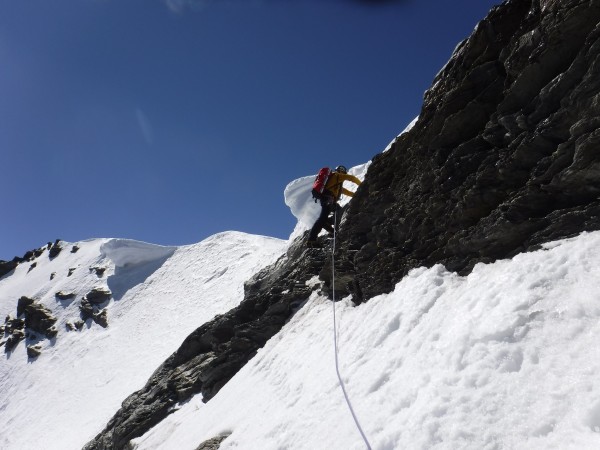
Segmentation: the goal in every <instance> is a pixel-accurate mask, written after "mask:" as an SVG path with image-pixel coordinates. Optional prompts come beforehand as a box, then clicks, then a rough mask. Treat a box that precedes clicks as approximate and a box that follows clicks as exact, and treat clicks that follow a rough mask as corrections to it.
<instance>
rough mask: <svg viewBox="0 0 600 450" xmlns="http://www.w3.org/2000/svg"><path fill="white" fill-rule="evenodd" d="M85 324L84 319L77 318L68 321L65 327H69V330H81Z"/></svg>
mask: <svg viewBox="0 0 600 450" xmlns="http://www.w3.org/2000/svg"><path fill="white" fill-rule="evenodd" d="M84 325H85V322H84V321H83V320H77V321H75V322H67V323H66V324H65V327H66V328H67V331H75V330H77V331H81V330H82V329H83V326H84Z"/></svg>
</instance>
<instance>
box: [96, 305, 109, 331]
mask: <svg viewBox="0 0 600 450" xmlns="http://www.w3.org/2000/svg"><path fill="white" fill-rule="evenodd" d="M92 319H94V322H96V323H97V324H98V325H100V326H101V327H102V328H106V327H108V312H107V311H106V309H103V310H101V311H100V312H98V313H95V314H94V315H93V316H92Z"/></svg>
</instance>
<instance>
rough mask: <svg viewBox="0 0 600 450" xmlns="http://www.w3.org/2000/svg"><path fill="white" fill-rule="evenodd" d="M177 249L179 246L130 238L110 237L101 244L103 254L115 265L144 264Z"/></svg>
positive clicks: (166, 256) (170, 253)
mask: <svg viewBox="0 0 600 450" xmlns="http://www.w3.org/2000/svg"><path fill="white" fill-rule="evenodd" d="M175 250H177V247H163V246H161V245H154V244H148V243H146V242H140V241H134V240H130V239H110V240H109V241H107V242H105V243H103V244H102V245H101V246H100V253H101V254H102V256H103V257H105V258H108V259H110V260H111V261H112V262H113V264H114V265H115V266H127V265H136V264H143V263H146V262H150V261H155V260H157V259H163V258H168V257H169V256H171V255H172V254H173V253H174V252H175Z"/></svg>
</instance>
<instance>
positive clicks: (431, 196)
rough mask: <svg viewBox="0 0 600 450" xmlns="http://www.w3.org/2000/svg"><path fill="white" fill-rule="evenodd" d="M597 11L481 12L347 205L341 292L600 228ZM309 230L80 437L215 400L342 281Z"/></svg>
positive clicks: (112, 435) (145, 425)
mask: <svg viewBox="0 0 600 450" xmlns="http://www.w3.org/2000/svg"><path fill="white" fill-rule="evenodd" d="M599 22H600V1H595V0H588V1H581V0H534V1H527V0H512V1H506V2H504V3H503V4H502V5H499V6H497V7H495V8H494V9H493V10H492V11H491V12H490V13H489V15H488V16H487V17H486V18H485V19H484V20H482V21H481V22H480V23H479V24H478V25H477V27H476V28H475V30H474V32H473V34H472V35H471V36H470V37H469V38H468V39H466V40H465V41H463V42H461V43H460V44H459V45H458V47H457V48H456V50H455V52H454V54H453V55H452V57H451V59H450V61H449V62H448V64H447V65H446V66H445V67H444V68H443V69H442V70H441V71H440V72H439V74H438V75H437V76H436V77H435V79H434V81H433V84H432V87H431V88H430V89H429V90H428V91H427V92H426V93H425V98H424V103H423V107H422V110H421V112H420V115H419V118H418V121H417V122H416V124H415V125H414V127H413V128H412V129H411V130H410V131H408V132H407V133H404V134H402V135H401V136H399V137H398V138H397V139H396V140H395V141H394V143H393V145H392V146H391V148H390V149H389V150H388V151H387V152H384V153H382V154H379V155H377V156H375V158H374V159H373V161H372V164H371V165H370V167H369V170H368V172H367V174H366V178H365V181H364V183H363V184H362V185H361V187H360V188H359V189H358V191H357V194H356V195H355V197H354V198H353V200H352V202H351V203H350V204H349V207H348V208H347V210H346V212H345V215H344V218H343V220H342V224H341V226H340V231H339V236H338V242H339V248H338V251H337V253H336V255H337V256H336V285H335V291H336V292H335V294H336V296H337V295H346V294H351V295H352V298H353V300H354V301H355V302H356V303H360V302H365V301H368V300H369V299H370V298H372V297H373V296H375V295H378V294H381V293H386V292H390V291H391V290H392V289H393V288H394V286H395V284H396V283H397V282H398V281H400V280H401V279H402V278H403V277H404V275H405V274H407V273H408V271H409V270H410V269H412V268H415V267H419V266H432V265H434V264H438V263H441V264H443V265H445V266H446V268H447V269H449V270H451V271H456V272H459V273H461V274H465V273H468V272H469V271H470V270H471V269H472V268H473V267H474V265H475V264H477V263H479V262H491V261H494V260H498V259H503V258H509V257H511V256H514V255H515V254H517V253H520V252H525V251H528V250H532V249H536V248H538V247H539V245H540V244H542V243H544V242H548V241H551V240H556V239H560V238H564V237H569V236H573V235H576V234H578V233H581V232H583V231H591V230H598V229H600V201H599V199H598V197H599V195H600V145H599V144H600V130H599V125H600V25H599ZM304 239H305V236H303V237H301V238H299V239H298V240H297V242H295V243H294V244H292V245H291V247H290V249H289V250H288V252H287V254H286V255H284V256H283V257H282V258H281V259H280V260H279V261H277V262H276V263H275V264H274V265H272V266H270V267H268V268H266V269H264V270H262V271H261V272H260V273H259V274H257V275H255V276H254V277H253V278H252V279H251V280H249V281H248V282H247V283H246V289H245V299H244V301H243V302H242V303H241V304H240V305H239V306H238V307H236V308H234V309H233V310H231V311H229V312H228V313H226V314H223V315H219V316H217V317H216V318H215V319H214V320H212V321H210V322H208V323H206V324H204V325H202V326H201V327H200V328H198V329H197V330H196V331H195V332H193V333H192V334H191V335H190V336H189V337H188V338H187V339H186V340H185V341H184V342H183V344H182V345H181V347H180V348H179V349H178V350H177V351H176V352H175V353H174V354H173V355H171V356H170V357H169V358H168V359H167V360H166V361H165V362H164V363H163V364H162V365H161V366H160V367H159V368H158V369H157V370H156V371H155V373H154V374H153V375H152V377H151V378H150V380H148V382H147V384H146V386H144V387H143V388H142V389H140V390H139V391H137V392H135V393H133V394H132V395H131V396H129V397H128V398H127V399H126V400H125V401H124V402H123V405H122V408H121V409H120V410H119V411H118V412H117V413H116V414H115V415H114V417H113V418H112V419H111V420H110V422H109V423H108V425H107V426H106V428H105V429H104V430H103V431H102V432H101V433H100V434H99V435H98V436H97V437H96V438H95V439H94V440H93V441H91V442H90V443H88V445H87V446H86V448H88V449H105V448H125V447H127V446H128V443H129V441H130V440H131V439H132V438H135V437H137V436H141V435H142V434H143V433H145V432H146V431H148V430H149V429H150V428H152V427H153V426H154V425H156V424H157V423H158V422H160V421H161V420H162V419H163V418H164V417H165V416H167V415H168V414H169V412H170V411H172V410H173V407H174V406H175V405H176V404H177V403H178V402H183V401H185V400H187V399H189V398H190V397H191V396H192V395H193V394H196V393H202V394H203V398H204V401H209V400H210V399H211V398H212V397H213V396H214V395H215V394H216V393H217V392H218V390H219V389H220V388H221V387H222V386H223V385H224V384H225V383H227V381H228V380H229V379H230V378H231V377H232V376H233V375H234V374H235V373H236V372H237V371H238V370H239V369H240V368H241V367H242V366H243V365H244V364H245V363H246V362H247V361H249V359H250V358H252V356H254V354H255V353H256V351H257V350H258V349H259V348H260V347H262V346H263V345H264V343H265V342H266V341H267V340H268V339H269V338H270V337H272V336H273V335H275V334H276V333H277V332H278V331H279V330H280V329H281V327H282V326H283V325H284V324H285V322H286V321H287V320H288V319H289V317H290V316H291V315H292V314H293V313H294V311H296V310H297V308H299V307H301V302H302V301H303V300H304V299H306V298H307V297H308V293H310V290H311V289H317V288H319V287H321V288H322V289H324V290H325V291H327V292H329V293H333V292H332V291H333V286H332V284H331V269H330V259H328V258H327V254H328V250H330V248H326V249H325V250H324V251H323V250H318V249H315V250H312V249H310V250H306V249H304V242H303V240H304ZM317 275H318V276H320V279H321V284H319V283H318V282H311V280H314V279H315V278H314V277H315V276H317Z"/></svg>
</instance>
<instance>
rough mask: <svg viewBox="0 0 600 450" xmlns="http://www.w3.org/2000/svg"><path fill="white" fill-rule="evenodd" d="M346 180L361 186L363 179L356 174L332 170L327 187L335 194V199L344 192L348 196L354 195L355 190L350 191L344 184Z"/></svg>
mask: <svg viewBox="0 0 600 450" xmlns="http://www.w3.org/2000/svg"><path fill="white" fill-rule="evenodd" d="M344 181H352V182H353V183H355V184H356V185H358V186H360V184H361V181H360V180H359V179H358V178H356V177H355V176H354V175H349V174H347V173H340V172H331V175H329V178H328V179H327V183H326V184H325V189H326V190H328V191H329V192H331V193H332V194H333V196H334V197H335V200H336V201H337V200H339V198H340V196H341V195H342V194H344V195H347V196H348V197H352V196H354V192H352V191H349V190H348V189H344V187H343V186H342V185H343V184H344Z"/></svg>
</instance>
